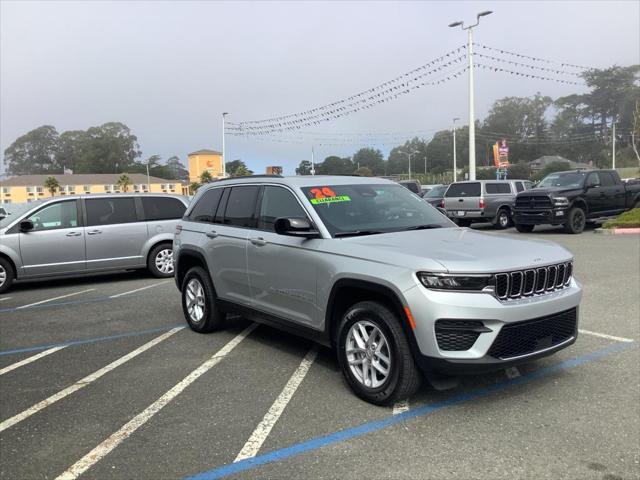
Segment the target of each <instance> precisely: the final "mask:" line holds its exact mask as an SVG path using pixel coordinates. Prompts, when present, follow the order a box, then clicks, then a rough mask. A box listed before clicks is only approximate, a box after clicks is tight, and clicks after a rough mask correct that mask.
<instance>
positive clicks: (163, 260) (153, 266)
mask: <svg viewBox="0 0 640 480" xmlns="http://www.w3.org/2000/svg"><path fill="white" fill-rule="evenodd" d="M147 268H148V269H149V271H150V272H151V274H152V275H153V276H154V277H158V278H168V277H173V246H172V245H171V244H170V243H161V244H160V245H157V246H155V247H154V248H153V249H152V250H151V252H149V259H148V260H147Z"/></svg>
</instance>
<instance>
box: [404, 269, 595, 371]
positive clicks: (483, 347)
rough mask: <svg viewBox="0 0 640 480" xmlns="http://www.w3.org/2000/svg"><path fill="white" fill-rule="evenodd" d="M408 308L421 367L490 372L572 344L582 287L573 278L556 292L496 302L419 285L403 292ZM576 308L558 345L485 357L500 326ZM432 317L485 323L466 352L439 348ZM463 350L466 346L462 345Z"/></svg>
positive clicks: (480, 295) (482, 295)
mask: <svg viewBox="0 0 640 480" xmlns="http://www.w3.org/2000/svg"><path fill="white" fill-rule="evenodd" d="M404 296H405V300H406V301H407V304H408V306H409V308H410V309H411V312H412V315H413V318H414V321H415V329H414V330H413V333H414V336H415V343H416V347H417V348H416V351H415V352H414V353H415V358H416V361H417V362H418V363H419V364H420V365H421V366H422V367H423V368H424V369H425V370H426V371H437V372H439V373H448V374H452V373H460V372H465V371H469V372H474V371H480V372H481V371H490V370H495V369H500V368H505V367H506V366H509V365H513V364H518V363H523V362H526V361H530V360H533V359H535V358H539V357H541V356H546V355H550V354H552V353H554V352H556V351H557V350H560V349H562V348H565V347H567V346H569V345H570V344H571V343H573V342H574V341H575V339H576V337H577V324H578V315H579V309H578V307H579V304H580V300H581V298H582V289H581V287H580V285H579V284H578V282H576V280H575V279H573V278H572V279H571V281H570V283H569V285H568V286H566V287H565V288H563V289H561V290H557V291H554V292H550V293H546V294H543V295H539V296H534V297H523V298H520V299H516V300H507V301H500V300H498V299H497V298H496V297H494V296H493V295H491V294H489V293H463V292H442V291H434V290H429V289H427V288H424V287H423V286H422V285H416V286H415V287H413V288H411V289H409V290H407V291H405V292H404ZM573 309H575V310H576V320H575V325H576V327H575V331H574V332H573V335H572V338H567V339H566V340H568V341H564V339H563V342H562V343H560V344H554V345H550V346H548V345H542V344H541V346H540V348H539V349H536V350H535V351H532V352H528V353H527V354H526V355H523V356H518V357H514V358H506V359H504V360H502V359H500V358H496V357H494V356H491V355H490V350H491V348H492V346H493V345H494V342H495V341H496V339H497V338H498V336H499V334H500V332H501V330H502V329H503V327H505V326H507V325H511V327H510V328H512V327H514V326H515V325H514V324H520V323H521V322H527V321H533V320H538V319H541V318H543V317H554V316H556V315H559V314H561V313H562V312H566V311H570V310H573ZM438 320H447V321H451V322H456V321H463V320H466V321H477V322H482V325H483V326H484V327H486V328H485V329H484V330H485V331H482V332H481V333H480V334H479V335H478V337H477V339H476V340H475V341H473V344H472V346H471V347H470V348H468V349H467V350H459V351H458V350H444V349H441V348H440V346H439V344H438V340H437V338H436V322H437V321H438ZM465 348H466V347H465Z"/></svg>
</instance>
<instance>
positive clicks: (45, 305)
mask: <svg viewBox="0 0 640 480" xmlns="http://www.w3.org/2000/svg"><path fill="white" fill-rule="evenodd" d="M141 296H143V294H137V295H126V296H125V297H114V296H108V297H96V298H86V299H84V300H72V301H69V302H50V303H43V304H41V305H32V306H29V307H12V308H2V309H0V313H13V312H26V311H28V310H38V309H43V308H52V307H64V306H67V305H82V304H84V303H98V302H106V301H108V300H120V299H123V298H127V299H128V298H133V297H141Z"/></svg>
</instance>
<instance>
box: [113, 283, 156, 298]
mask: <svg viewBox="0 0 640 480" xmlns="http://www.w3.org/2000/svg"><path fill="white" fill-rule="evenodd" d="M167 282H168V280H165V281H164V282H160V283H154V284H153V285H147V286H146V287H142V288H136V289H135V290H129V291H128V292H123V293H117V294H115V295H111V296H110V297H109V298H118V297H122V296H123V295H129V294H130V293H136V292H141V291H142V290H146V289H147V288H153V287H157V286H158V285H164V284H165V283H167Z"/></svg>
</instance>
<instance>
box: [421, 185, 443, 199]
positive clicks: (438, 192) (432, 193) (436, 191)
mask: <svg viewBox="0 0 640 480" xmlns="http://www.w3.org/2000/svg"><path fill="white" fill-rule="evenodd" d="M446 190H447V185H439V186H437V187H433V188H432V189H431V190H429V193H427V194H426V195H425V196H424V198H440V197H442V195H444V192H445V191H446Z"/></svg>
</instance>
